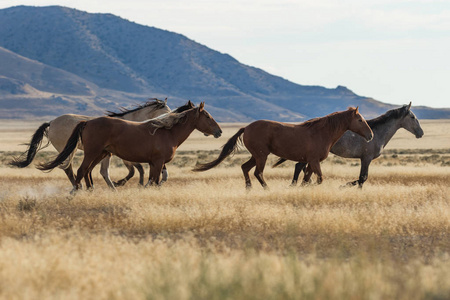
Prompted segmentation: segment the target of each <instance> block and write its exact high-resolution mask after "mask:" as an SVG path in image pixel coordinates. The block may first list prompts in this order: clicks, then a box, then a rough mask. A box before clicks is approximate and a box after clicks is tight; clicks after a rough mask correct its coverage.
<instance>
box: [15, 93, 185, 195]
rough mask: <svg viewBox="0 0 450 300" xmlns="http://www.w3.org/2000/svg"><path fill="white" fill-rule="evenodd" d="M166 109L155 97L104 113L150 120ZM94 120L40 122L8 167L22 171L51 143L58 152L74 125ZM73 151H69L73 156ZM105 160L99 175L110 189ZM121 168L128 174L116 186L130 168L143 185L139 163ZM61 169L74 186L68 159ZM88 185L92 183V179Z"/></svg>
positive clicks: (72, 118) (69, 118)
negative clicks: (21, 150)
mask: <svg viewBox="0 0 450 300" xmlns="http://www.w3.org/2000/svg"><path fill="white" fill-rule="evenodd" d="M188 104H190V102H188V103H187V104H186V105H185V106H186V107H187V108H190V107H193V105H192V106H189V105H188ZM170 111H171V110H170V108H169V106H168V105H167V99H166V100H165V101H162V100H158V99H156V98H153V99H149V101H147V102H146V103H144V104H142V105H139V106H138V107H136V108H135V109H131V110H127V109H125V108H121V112H120V113H115V112H108V116H110V117H114V118H119V119H124V120H129V121H145V120H148V119H152V118H155V117H158V116H160V115H162V114H165V113H168V112H170ZM94 118H95V117H89V116H83V115H74V114H66V115H62V116H59V117H57V118H55V119H53V120H52V121H50V122H46V123H43V124H42V125H41V126H40V127H39V128H38V129H37V130H36V132H35V133H34V134H33V137H32V139H31V141H30V143H29V144H28V146H29V147H28V150H27V151H25V152H24V153H23V154H21V155H20V156H19V157H18V158H14V159H13V161H12V162H10V165H12V166H16V167H19V168H25V167H26V166H28V165H30V164H31V162H32V161H33V160H34V158H35V156H36V154H37V152H38V151H39V150H41V149H43V148H45V147H47V146H48V144H49V143H51V144H52V145H53V146H54V147H55V149H56V150H57V151H58V152H61V151H62V149H63V148H64V145H66V143H67V140H68V138H69V136H70V134H71V133H72V131H73V129H74V128H75V126H76V125H77V124H78V123H79V122H81V121H88V120H92V119H94ZM45 136H47V138H48V142H49V143H47V145H46V146H43V147H41V144H42V141H43V138H44V137H45ZM78 149H80V150H83V145H82V144H81V143H79V144H78ZM75 152H76V151H74V152H73V155H74V154H75ZM109 161H110V158H109V157H108V158H105V160H103V161H102V162H101V169H100V174H102V176H103V178H104V179H105V181H106V183H107V184H108V186H110V187H113V186H115V185H116V184H115V183H113V182H112V181H111V179H110V177H109ZM123 163H124V165H125V166H126V167H127V168H128V171H129V173H128V175H127V176H126V177H125V178H124V179H122V180H120V181H119V182H118V184H117V185H123V184H125V182H127V181H128V180H129V179H130V178H131V177H133V175H134V168H136V169H137V170H138V171H139V174H140V178H139V183H140V184H143V182H144V181H143V178H144V177H143V176H144V169H143V168H142V166H141V165H140V164H133V163H131V162H127V161H124V162H123ZM60 168H61V169H63V170H64V172H65V173H66V175H67V177H68V178H69V180H70V182H71V183H72V184H74V183H75V175H74V174H73V170H72V160H71V159H68V160H67V161H66V163H65V164H61V166H60ZM163 177H166V178H167V171H165V172H164V171H163ZM90 181H91V184H92V180H90Z"/></svg>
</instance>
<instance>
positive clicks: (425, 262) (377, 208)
mask: <svg viewBox="0 0 450 300" xmlns="http://www.w3.org/2000/svg"><path fill="white" fill-rule="evenodd" d="M39 124H40V123H38V122H26V123H24V122H19V121H1V122H0V145H1V146H0V298H2V299H448V298H449V297H450V206H449V205H450V122H448V121H442V120H439V121H428V120H425V121H422V127H423V129H424V131H425V136H424V137H423V138H422V139H415V138H414V136H413V135H411V134H409V133H407V132H406V131H404V130H400V131H399V132H398V133H397V135H396V136H394V139H393V140H392V141H391V142H390V144H389V145H388V147H387V148H386V150H385V152H384V154H383V155H382V157H380V158H379V159H377V160H376V161H374V162H373V163H372V165H371V168H370V171H369V180H368V181H367V182H366V184H365V186H364V188H363V189H362V190H359V189H357V188H347V189H341V188H340V185H342V184H343V183H345V182H347V181H350V180H354V179H356V178H357V177H358V174H359V161H358V160H348V159H342V158H339V157H335V156H333V155H330V157H329V158H328V159H327V160H326V161H325V162H324V163H323V166H322V169H323V173H324V183H323V184H322V185H320V186H317V185H311V186H307V187H295V188H290V187H289V186H288V185H289V182H290V178H291V176H292V173H293V163H286V164H285V165H283V166H282V167H279V168H276V169H271V168H270V166H269V163H270V162H274V161H275V160H276V158H275V157H271V158H270V162H269V163H268V167H267V168H266V171H265V176H266V181H267V183H268V184H269V187H270V190H269V191H264V190H263V189H262V188H261V187H260V186H259V184H258V183H257V181H256V180H255V179H253V183H254V188H253V190H252V191H250V192H247V191H246V190H245V189H244V180H243V177H242V173H241V170H240V164H241V163H242V162H243V161H245V160H246V159H247V158H248V155H247V154H246V153H245V151H241V152H239V153H238V154H236V155H235V156H233V157H232V158H230V159H228V160H226V161H225V162H224V163H223V164H222V165H220V166H219V167H218V168H216V169H213V170H211V171H208V172H204V173H193V172H191V171H190V169H191V168H192V166H194V165H195V164H196V162H197V161H200V162H205V161H209V160H211V159H213V158H215V157H216V156H217V154H218V149H219V148H220V146H221V145H222V144H223V143H225V141H226V140H227V138H228V137H230V136H231V135H232V134H233V133H235V132H236V131H237V129H238V128H239V126H237V125H235V124H225V125H224V126H223V129H224V136H223V137H222V138H220V139H217V140H214V139H212V138H211V137H209V138H206V137H204V136H203V135H201V134H200V133H195V134H194V135H193V136H192V137H191V138H190V139H188V141H187V142H186V143H185V144H184V145H182V147H180V149H179V151H178V152H177V156H176V158H175V159H174V161H173V162H172V163H170V164H169V165H168V168H169V173H170V178H169V181H168V182H167V183H165V185H164V186H163V187H161V188H154V189H143V188H139V187H138V186H137V179H136V178H133V179H132V180H131V181H130V182H129V184H128V185H126V186H125V187H122V188H120V189H119V190H118V192H112V191H110V190H108V189H107V188H106V184H105V183H104V182H103V179H101V177H100V175H99V173H98V170H97V169H96V170H94V172H93V173H94V174H93V175H94V182H95V184H96V189H95V190H94V191H93V192H80V193H79V194H77V195H76V196H74V197H72V196H69V191H70V189H71V187H70V184H69V182H68V180H67V179H66V178H65V175H64V173H63V172H62V171H60V170H54V171H53V172H50V173H43V172H40V171H38V170H36V169H35V168H34V167H33V166H31V167H28V168H26V169H15V168H9V167H8V166H7V165H6V163H7V162H8V161H9V160H10V158H11V156H12V155H17V154H18V153H19V152H20V151H23V150H24V149H25V146H23V145H22V146H21V145H20V144H21V143H26V142H28V141H29V138H30V136H31V134H32V133H33V131H34V130H35V129H36V128H37V126H38V125H39ZM47 149H48V150H47ZM47 149H45V150H44V151H43V152H42V153H41V154H40V155H39V157H38V159H37V161H39V160H48V159H49V158H50V157H51V155H52V154H53V153H52V152H51V151H50V150H51V149H50V148H47ZM80 154H81V153H80ZM81 158H82V156H81V155H78V156H77V160H80V159H81ZM111 173H112V177H113V178H114V179H118V178H121V177H122V176H124V175H125V173H126V172H125V169H124V168H123V167H121V162H120V161H119V160H114V163H113V168H112V170H111Z"/></svg>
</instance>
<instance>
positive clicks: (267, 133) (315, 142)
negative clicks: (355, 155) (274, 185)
mask: <svg viewBox="0 0 450 300" xmlns="http://www.w3.org/2000/svg"><path fill="white" fill-rule="evenodd" d="M347 130H351V131H353V132H355V133H357V134H359V135H361V136H362V137H364V139H366V140H367V141H370V140H371V139H372V137H373V133H372V130H371V129H370V127H369V125H367V123H366V121H365V120H364V118H363V116H362V115H361V114H360V113H359V112H358V107H357V108H349V109H348V110H346V111H342V112H335V113H332V114H330V115H327V116H325V117H322V118H316V119H313V120H310V121H306V122H304V123H301V124H297V125H293V124H287V123H281V122H275V121H267V120H259V121H255V122H253V123H251V124H250V125H248V126H247V127H243V128H241V129H239V131H238V132H237V133H236V134H235V135H234V136H232V137H231V138H230V139H229V140H228V142H227V143H226V144H225V145H224V146H223V148H222V151H221V153H220V154H219V157H218V158H217V159H216V160H214V161H212V162H209V163H206V164H200V165H198V166H196V167H195V168H194V169H193V171H206V170H209V169H211V168H213V167H215V166H217V165H218V164H220V163H221V162H222V161H223V160H224V159H225V158H226V157H227V156H229V155H230V154H232V153H233V152H234V151H235V150H236V148H237V143H238V140H240V139H242V140H243V142H244V145H245V147H246V148H247V149H248V151H249V152H250V154H251V155H252V157H251V158H250V159H249V160H248V161H247V162H245V163H244V164H243V165H242V171H243V173H244V178H245V184H246V187H247V188H251V185H252V184H251V181H250V177H249V175H248V173H249V171H250V170H251V169H252V168H253V167H255V166H256V169H255V177H256V178H257V179H258V181H259V183H260V184H261V185H262V186H263V187H264V188H266V187H267V184H266V182H265V181H264V177H263V171H264V167H265V164H266V160H267V156H268V155H269V154H270V153H273V154H275V155H277V156H280V157H284V158H287V159H290V160H294V161H299V162H306V163H308V164H309V168H310V171H311V172H314V173H316V174H317V176H318V179H317V183H319V184H320V183H321V182H322V171H321V169H320V162H321V161H322V160H324V159H325V158H327V156H328V153H329V151H330V149H331V146H333V144H334V143H335V142H336V141H337V140H338V139H339V138H340V137H341V136H342V135H343V134H344V132H345V131H347ZM242 134H243V137H242V138H241V135H242Z"/></svg>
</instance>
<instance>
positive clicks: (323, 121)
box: [300, 107, 354, 128]
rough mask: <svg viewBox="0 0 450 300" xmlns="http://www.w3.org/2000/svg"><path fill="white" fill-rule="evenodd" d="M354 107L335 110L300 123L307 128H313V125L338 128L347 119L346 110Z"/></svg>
mask: <svg viewBox="0 0 450 300" xmlns="http://www.w3.org/2000/svg"><path fill="white" fill-rule="evenodd" d="M352 109H354V108H350V107H349V109H348V110H346V111H338V112H334V113H331V114H329V115H326V116H324V117H320V118H314V119H311V120H308V121H305V122H303V123H301V124H300V126H304V127H306V128H313V127H319V128H320V127H325V126H329V127H331V128H338V127H340V126H342V120H345V119H346V118H347V117H346V114H345V113H346V112H348V111H350V110H352Z"/></svg>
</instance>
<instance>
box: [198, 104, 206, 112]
mask: <svg viewBox="0 0 450 300" xmlns="http://www.w3.org/2000/svg"><path fill="white" fill-rule="evenodd" d="M204 108H205V102H201V103H200V106H199V111H203V109H204Z"/></svg>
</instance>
